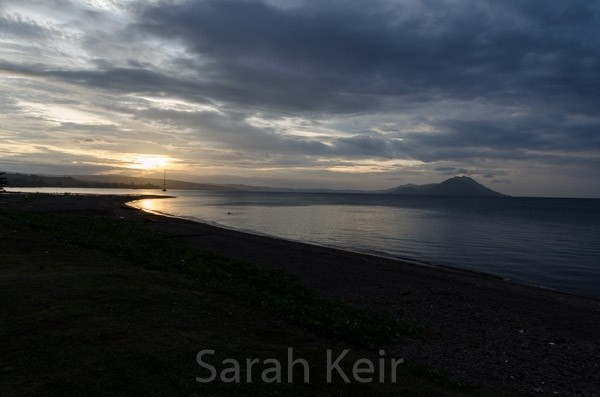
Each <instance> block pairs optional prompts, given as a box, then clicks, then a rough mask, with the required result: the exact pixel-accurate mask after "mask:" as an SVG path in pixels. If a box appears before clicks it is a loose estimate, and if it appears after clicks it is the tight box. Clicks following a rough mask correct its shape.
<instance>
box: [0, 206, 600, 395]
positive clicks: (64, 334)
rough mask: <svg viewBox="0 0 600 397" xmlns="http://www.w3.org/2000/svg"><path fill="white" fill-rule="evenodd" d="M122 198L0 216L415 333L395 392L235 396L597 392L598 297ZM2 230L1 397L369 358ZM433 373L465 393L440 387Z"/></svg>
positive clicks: (235, 303) (119, 264)
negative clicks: (53, 224) (113, 238)
mask: <svg viewBox="0 0 600 397" xmlns="http://www.w3.org/2000/svg"><path fill="white" fill-rule="evenodd" d="M123 201H124V200H123V199H122V198H114V197H113V198H109V197H82V196H28V197H26V198H25V197H23V196H15V195H10V197H9V196H8V195H4V196H0V202H2V204H0V210H2V209H3V208H4V209H7V208H9V209H20V210H26V211H43V212H51V213H59V214H67V213H69V214H73V213H74V214H87V215H95V216H106V217H109V218H115V219H121V218H124V220H126V219H130V220H134V221H137V222H138V223H140V224H143V225H144V227H145V228H150V229H152V230H156V231H161V232H163V233H166V238H168V239H170V240H177V241H187V242H189V243H190V244H191V245H193V246H194V247H197V248H200V249H202V250H206V251H211V252H215V253H218V254H220V255H223V256H226V257H235V258H240V259H244V260H249V261H253V262H259V263H261V264H263V265H265V266H266V267H268V268H271V269H277V270H284V271H286V272H289V273H291V274H294V275H296V276H297V277H298V279H299V280H300V283H301V284H302V285H303V286H305V287H308V288H309V289H311V290H314V291H316V292H317V293H318V294H319V295H320V296H322V297H325V298H341V299H343V300H344V301H346V302H351V303H353V304H354V305H356V306H359V307H362V308H365V309H368V310H371V311H382V312H385V313H387V314H389V315H390V316H392V317H394V318H397V319H401V320H402V321H404V322H406V323H408V324H413V325H417V326H418V327H419V329H421V330H422V335H419V334H418V333H417V334H414V335H413V334H409V335H404V336H402V335H401V336H400V337H397V338H395V339H392V340H391V341H388V342H386V343H385V345H383V346H380V347H384V348H385V350H386V354H387V355H388V356H391V357H402V358H405V359H407V361H408V362H414V363H420V364H419V365H414V366H412V367H410V366H407V367H406V368H404V369H403V372H402V376H403V378H402V379H403V380H402V382H401V384H399V385H398V384H397V385H395V386H393V387H391V386H390V385H383V386H381V385H370V386H363V385H356V384H351V385H345V384H343V383H341V382H338V383H337V384H335V385H324V382H323V380H322V379H321V382H320V383H319V382H317V381H315V382H312V380H311V384H308V385H297V384H294V385H293V387H290V385H286V384H282V385H279V386H277V387H273V385H265V384H264V383H260V382H258V383H255V384H253V385H251V386H248V385H245V384H244V385H240V386H238V387H237V388H236V389H234V390H235V393H242V394H243V393H246V394H247V395H281V394H292V395H293V394H294V393H295V394H296V395H310V394H313V395H324V394H325V395H327V394H329V395H334V394H335V395H340V394H342V395H344V394H348V395H356V394H357V393H367V394H368V393H371V394H374V395H377V394H385V393H391V395H394V394H396V395H415V394H422V395H431V394H439V395H448V394H451V393H459V394H462V393H467V394H473V393H475V394H477V393H479V392H481V390H482V389H484V390H493V391H497V392H499V393H504V392H506V393H512V394H515V395H561V396H563V395H588V396H594V395H600V394H598V393H599V392H598V390H600V380H599V379H600V359H599V357H600V348H599V347H600V316H599V314H600V302H598V301H596V300H592V299H587V298H581V297H577V296H573V295H567V294H561V293H555V292H551V291H545V290H541V289H535V288H529V287H525V286H519V285H515V284H510V283H506V282H503V281H501V280H499V279H497V278H494V277H489V276H483V275H477V274H472V273H468V272H459V271H450V270H443V269H432V268H425V267H420V266H414V265H410V264H406V263H401V262H397V261H391V260H385V259H380V258H374V257H371V256H366V255H358V254H352V253H347V252H343V251H338V250H333V249H327V248H321V247H315V246H310V245H304V244H298V243H291V242H287V241H282V240H277V239H271V238H265V237H260V236H253V235H248V234H243V233H237V232H233V231H228V230H224V229H219V228H215V227H211V226H208V225H203V224H199V223H193V222H188V221H184V220H179V219H171V218H165V217H159V216H154V215H149V214H144V213H141V212H139V211H136V210H132V209H126V208H125V207H123V206H122V203H123ZM0 230H1V232H2V235H1V237H2V240H1V243H0V249H1V251H0V254H1V255H2V257H3V260H2V264H1V265H0V272H1V273H0V299H1V301H2V303H1V304H0V307H2V311H1V314H2V318H3V320H6V321H3V324H2V325H1V326H0V351H2V352H3V354H2V356H1V357H0V360H1V362H0V371H1V372H0V395H52V394H54V395H59V394H60V391H61V390H64V391H65V395H68V394H71V395H75V394H78V395H84V394H85V393H81V391H83V390H103V389H102V388H103V387H107V389H106V390H110V391H111V393H109V394H111V395H117V394H119V393H121V394H122V395H136V394H138V395H144V394H145V395H147V394H155V395H161V394H170V395H193V394H194V393H196V394H197V395H214V394H222V393H224V394H223V395H227V394H228V393H231V390H232V389H229V388H227V387H225V386H223V385H207V386H201V385H199V384H197V383H195V382H194V377H195V376H200V375H199V369H198V368H199V367H198V365H197V364H196V362H195V354H196V353H197V352H198V351H199V350H201V349H204V348H210V349H215V350H217V351H222V352H228V353H231V354H235V357H240V358H241V357H256V356H260V357H262V358H265V357H282V356H284V355H285V353H286V348H287V347H289V346H292V347H294V348H295V351H296V353H297V354H298V356H299V357H304V358H308V360H309V361H311V360H312V361H314V362H316V363H319V364H324V359H323V356H324V354H325V353H324V351H325V350H326V349H328V348H332V349H336V348H338V349H341V348H342V347H347V346H349V347H350V348H352V354H354V355H356V356H357V357H360V356H364V355H369V354H370V355H371V356H373V355H374V354H376V352H377V350H374V349H373V346H371V348H361V347H360V346H359V345H360V341H358V342H359V343H358V344H356V343H354V344H353V343H352V341H351V342H350V344H348V343H349V342H348V340H347V339H344V338H343V337H339V336H336V335H337V334H335V335H333V337H331V336H330V337H323V336H317V334H319V335H323V332H319V331H322V329H321V330H319V329H318V328H317V329H316V330H317V331H316V333H317V334H315V333H314V332H313V331H312V330H311V329H314V327H313V328H311V325H310V324H308V325H306V324H307V323H303V324H304V325H302V326H299V325H298V324H297V322H294V321H291V322H290V321H289V319H290V316H289V315H288V316H287V317H286V316H284V317H283V318H282V316H281V315H273V314H272V311H269V310H264V308H263V307H257V304H256V303H252V302H248V301H247V300H245V299H242V298H240V297H239V296H238V297H235V296H229V295H227V294H223V293H222V292H215V291H214V290H213V289H211V288H207V287H206V283H202V282H201V281H199V280H197V279H194V278H191V277H187V276H185V275H181V274H176V273H172V272H164V271H156V270H148V269H146V268H144V267H140V264H139V263H132V262H131V261H127V260H125V259H122V258H119V257H115V256H114V255H112V254H111V252H107V251H106V250H104V251H102V250H100V251H98V249H93V248H89V249H88V248H84V247H81V246H68V247H66V246H65V244H64V242H57V241H55V240H53V239H52V238H51V234H50V235H48V234H47V233H46V234H39V233H37V232H36V231H35V230H31V228H29V229H27V228H25V229H23V227H22V226H19V225H14V224H7V223H6V222H5V223H4V224H3V226H2V229H0ZM258 306H260V305H258ZM288 314H289V313H288ZM292 317H293V316H292ZM325 328H326V327H325ZM325 334H327V333H326V332H325ZM421 336H424V337H421ZM223 354H225V353H223ZM219 357H220V356H219ZM282 360H283V358H282ZM216 361H217V359H215V362H216ZM421 364H424V365H421ZM431 368H433V369H437V370H440V372H443V373H447V374H449V377H450V378H451V379H454V380H458V381H460V382H463V383H467V384H469V385H470V386H471V387H469V388H464V387H462V386H461V385H460V384H458V383H456V382H452V381H449V380H448V379H447V378H445V377H443V376H442V377H439V378H438V377H436V376H435V371H434V372H432V371H431V370H430V369H431ZM321 372H323V371H319V370H315V375H317V374H318V373H321ZM349 372H351V370H349ZM258 375H259V376H260V372H258ZM75 379H78V380H79V381H78V382H76V381H74V380H75ZM90 387H91V388H90ZM174 390H177V391H180V392H174ZM478 390H479V391H478ZM49 391H51V392H53V393H48V392H49ZM73 391H75V392H76V393H75V394H73V393H72V392H73ZM117 391H118V392H119V393H117ZM96 395H102V393H98V394H96Z"/></svg>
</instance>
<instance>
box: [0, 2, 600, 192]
mask: <svg viewBox="0 0 600 397" xmlns="http://www.w3.org/2000/svg"><path fill="white" fill-rule="evenodd" d="M599 49H600V1H593V0H570V1H564V0H502V1H498V0H419V1H418V0H394V1H392V0H370V1H356V0H331V1H301V0H298V1H288V0H262V1H258V0H257V1H254V0H194V1H192V0H173V1H138V0H79V1H76V0H2V1H0V170H3V171H9V172H23V173H43V174H52V175H90V174H123V175H133V176H160V175H162V169H163V168H167V170H168V173H169V175H170V176H171V177H173V178H178V179H184V180H190V181H196V182H212V183H244V184H253V185H269V186H279V187H301V188H308V187H315V188H341V189H384V188H390V187H393V186H397V185H402V184H406V183H431V182H439V181H442V180H444V179H447V178H449V177H452V176H456V175H468V176H471V177H473V178H475V179H476V180H477V181H479V182H481V183H483V184H485V185H486V186H488V187H490V188H492V189H494V190H498V191H501V192H503V193H507V194H512V195H521V196H523V195H524V196H566V197H597V198H598V197H600V183H599V182H598V175H599V174H600V50H599Z"/></svg>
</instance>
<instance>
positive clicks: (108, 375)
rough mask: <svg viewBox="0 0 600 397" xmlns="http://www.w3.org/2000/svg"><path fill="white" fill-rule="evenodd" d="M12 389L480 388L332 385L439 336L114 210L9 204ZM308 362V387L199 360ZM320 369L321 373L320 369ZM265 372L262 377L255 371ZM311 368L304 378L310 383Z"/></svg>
mask: <svg viewBox="0 0 600 397" xmlns="http://www.w3.org/2000/svg"><path fill="white" fill-rule="evenodd" d="M0 238H1V240H0V241H1V242H2V243H1V246H0V248H1V250H2V253H3V263H2V265H1V267H0V272H1V273H0V282H1V285H0V291H1V292H0V294H1V295H0V299H1V300H2V313H1V314H2V318H3V319H5V320H6V321H4V323H3V325H2V326H0V347H1V348H2V351H3V356H2V358H0V360H1V361H0V370H1V371H2V372H1V373H0V394H1V395H6V396H9V395H173V394H175V395H199V394H204V393H206V392H207V391H208V392H209V394H210V395H230V394H231V393H233V392H234V393H235V394H241V395H283V394H285V395H346V394H347V395H374V394H375V395H449V394H454V393H458V394H462V393H464V392H470V393H471V392H472V391H471V390H469V389H468V388H465V387H464V386H462V385H459V384H457V383H455V382H451V381H449V380H448V379H446V378H445V377H443V376H439V375H437V374H435V373H434V372H432V371H430V370H429V369H427V368H426V367H421V366H416V365H414V364H408V365H404V366H401V368H400V372H399V373H398V376H399V381H398V384H395V385H393V384H389V383H388V384H383V385H380V384H376V383H375V384H367V385H365V384H357V383H352V384H345V383H343V382H342V381H341V379H334V380H335V383H334V384H332V385H328V384H326V382H325V379H324V378H325V368H324V367H325V350H326V349H332V350H333V351H335V352H337V353H336V354H339V353H340V352H341V351H342V350H343V349H345V348H349V349H351V353H350V354H349V355H348V357H347V360H345V361H343V363H342V366H343V367H344V368H346V372H347V373H351V372H352V370H351V366H352V364H353V362H354V360H356V359H357V358H358V357H367V358H369V357H370V358H373V361H374V362H376V359H377V358H378V356H377V355H376V354H375V352H373V350H372V348H374V347H383V346H385V343H386V342H387V341H389V340H390V339H391V338H397V337H401V336H404V337H411V338H426V337H427V334H426V332H425V331H423V330H421V329H419V328H418V327H415V326H412V325H410V324H405V323H402V322H400V321H397V320H395V319H392V318H389V317H387V316H385V315H383V314H377V313H370V312H366V311H363V310H359V309H357V308H355V307H353V306H350V305H348V304H346V303H344V302H340V301H329V300H324V299H321V298H319V297H318V296H316V295H315V294H313V293H312V292H310V291H308V290H307V289H305V288H303V287H301V286H300V284H299V283H298V282H297V281H296V280H295V279H294V278H292V277H290V276H288V275H284V274H281V273H277V272H273V271H270V270H266V269H264V268H262V267H261V266H259V265H256V264H251V263H246V262H242V261H237V260H232V259H229V258H224V257H220V256H217V255H214V254H211V253H207V252H202V251H198V250H196V249H194V248H193V247H191V246H189V245H188V244H186V243H185V242H182V241H180V240H178V239H172V238H169V237H168V236H165V235H161V234H160V233H157V232H153V231H150V230H148V229H147V228H145V227H144V225H143V224H142V223H141V222H132V221H126V220H121V219H116V218H111V217H102V216H94V217H90V216H67V215H48V214H32V213H25V212H16V211H0ZM288 347H293V348H294V356H296V357H301V358H304V359H306V360H307V361H308V362H309V363H311V364H312V365H314V368H311V382H310V383H308V384H304V383H294V384H291V385H290V384H286V383H285V382H284V383H281V384H276V385H272V384H265V383H262V382H255V383H252V384H244V383H243V384H241V385H235V384H233V385H231V384H224V383H217V382H215V383H212V384H199V383H197V382H195V381H194V379H195V377H196V376H200V369H199V367H198V365H197V363H196V361H195V357H196V356H195V355H196V353H197V352H198V351H200V350H203V349H214V350H215V352H216V353H215V356H214V359H213V360H212V361H213V362H214V363H217V362H220V361H221V360H223V359H224V358H228V357H233V358H237V359H238V360H239V361H243V360H245V358H250V357H256V358H260V359H266V358H275V359H279V360H280V361H281V362H283V363H285V362H286V357H287V356H286V354H287V348H288ZM313 374H314V375H313ZM256 375H258V376H259V377H260V373H258V374H255V376H256ZM301 375H302V373H300V374H298V375H297V377H296V379H302V376H301Z"/></svg>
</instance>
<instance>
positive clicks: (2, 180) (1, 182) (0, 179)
mask: <svg viewBox="0 0 600 397" xmlns="http://www.w3.org/2000/svg"><path fill="white" fill-rule="evenodd" d="M5 175H6V173H4V172H0V191H3V190H4V186H6V183H7V182H8V181H7V180H6V176H5Z"/></svg>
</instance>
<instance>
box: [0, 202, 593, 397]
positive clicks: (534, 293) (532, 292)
mask: <svg viewBox="0 0 600 397" xmlns="http://www.w3.org/2000/svg"><path fill="white" fill-rule="evenodd" d="M131 199H133V198H132V197H130V198H129V199H128V198H126V197H122V196H121V197H118V196H75V195H69V196H58V195H54V196H53V195H40V196H35V198H32V199H29V200H26V201H23V200H21V199H16V195H12V194H11V195H0V208H7V207H8V208H20V209H25V210H31V211H44V212H46V211H48V212H60V213H81V214H91V215H95V214H97V215H108V216H118V217H124V218H130V219H136V220H142V221H144V222H146V223H147V224H148V225H149V226H150V227H152V228H154V229H156V230H161V231H163V232H166V233H169V234H170V235H172V236H173V237H174V238H182V239H185V240H187V241H189V242H191V243H192V244H194V245H195V246H196V247H198V248H200V249H204V250H208V251H214V252H216V253H219V254H221V255H225V256H230V257H236V258H241V259H246V260H251V261H254V262H258V263H262V264H263V265H265V266H267V267H270V268H273V269H279V270H284V271H287V272H289V273H292V274H295V275H296V276H297V277H298V278H299V279H300V280H301V282H302V283H303V284H304V285H306V286H307V287H309V288H312V289H314V290H315V291H317V292H318V293H319V294H321V295H322V296H325V297H336V298H342V299H345V300H347V301H350V302H353V303H354V304H356V305H358V306H361V307H365V308H369V309H372V310H380V311H385V312H388V313H391V314H392V315H394V316H397V317H398V318H400V319H403V320H405V321H410V322H412V323H415V324H417V325H420V326H422V327H424V328H426V329H428V330H430V331H432V332H434V333H436V334H437V335H438V337H437V338H435V339H432V340H427V341H415V340H409V339H403V340H398V341H396V342H395V343H394V344H393V346H391V347H388V348H387V349H386V350H388V351H390V350H393V351H394V352H396V354H397V355H398V356H401V357H404V358H407V359H412V360H416V361H418V362H422V363H426V364H430V365H431V366H433V367H435V368H438V369H441V370H443V371H445V372H447V373H448V374H450V375H451V376H452V377H454V378H456V379H459V380H462V381H465V382H467V383H470V384H474V385H478V384H479V385H483V386H484V387H486V388H490V389H493V390H498V391H507V392H512V393H514V394H517V395H559V396H569V395H586V396H600V301H598V300H594V299H591V298H585V297H579V296H575V295H570V294H564V293H560V292H554V291H548V290H544V289H540V288H534V287H529V286H524V285H518V284H514V283H510V282H505V281H503V280H501V279H499V278H496V277H493V276H487V275H482V274H475V273H471V272H465V271H458V270H451V269H442V268H429V267H424V266H419V265H414V264H410V263H405V262H401V261H394V260H389V259H383V258H378V257H373V256H369V255H362V254H356V253H350V252H345V251H341V250H335V249H330V248H323V247H318V246H313V245H308V244H301V243H295V242H289V241H285V240H279V239H274V238H268V237H263V236H256V235H251V234H246V233H240V232H235V231H231V230H226V229H221V228H217V227H214V226H210V225H205V224H201V223H197V222H191V221H187V220H182V219H176V218H168V217H162V216H157V215H152V214H147V213H144V212H141V211H138V210H135V209H131V208H129V207H126V206H125V205H124V204H123V203H124V202H125V201H129V200H131Z"/></svg>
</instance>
